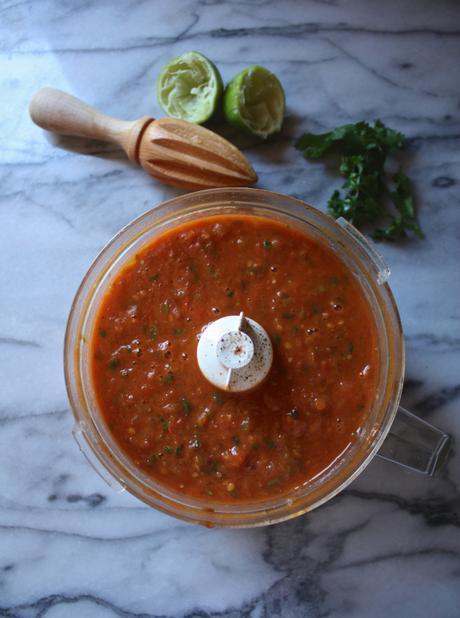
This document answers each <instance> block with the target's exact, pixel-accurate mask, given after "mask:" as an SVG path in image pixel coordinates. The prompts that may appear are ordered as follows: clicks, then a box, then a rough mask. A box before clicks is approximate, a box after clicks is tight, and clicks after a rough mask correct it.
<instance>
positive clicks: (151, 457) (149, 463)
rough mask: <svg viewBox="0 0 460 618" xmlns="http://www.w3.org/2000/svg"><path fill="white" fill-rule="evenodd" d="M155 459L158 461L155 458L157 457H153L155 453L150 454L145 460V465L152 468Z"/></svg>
mask: <svg viewBox="0 0 460 618" xmlns="http://www.w3.org/2000/svg"><path fill="white" fill-rule="evenodd" d="M157 459H158V458H157V456H156V455H155V453H152V454H151V455H149V456H148V457H147V460H146V461H147V464H148V465H149V466H153V465H154V464H156V462H157Z"/></svg>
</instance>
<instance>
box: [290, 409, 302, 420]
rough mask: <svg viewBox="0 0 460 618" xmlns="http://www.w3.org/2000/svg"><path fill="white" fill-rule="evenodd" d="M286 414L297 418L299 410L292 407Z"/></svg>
mask: <svg viewBox="0 0 460 618" xmlns="http://www.w3.org/2000/svg"><path fill="white" fill-rule="evenodd" d="M288 416H292V418H299V416H300V412H299V410H298V409H297V408H292V410H289V412H288Z"/></svg>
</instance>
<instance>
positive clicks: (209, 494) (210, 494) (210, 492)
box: [206, 489, 214, 496]
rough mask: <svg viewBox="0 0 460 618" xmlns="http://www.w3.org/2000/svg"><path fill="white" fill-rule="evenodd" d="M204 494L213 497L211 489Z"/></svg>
mask: <svg viewBox="0 0 460 618" xmlns="http://www.w3.org/2000/svg"><path fill="white" fill-rule="evenodd" d="M206 493H207V494H208V496H213V495H214V492H213V490H212V489H207V490H206Z"/></svg>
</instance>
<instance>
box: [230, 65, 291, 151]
mask: <svg viewBox="0 0 460 618" xmlns="http://www.w3.org/2000/svg"><path fill="white" fill-rule="evenodd" d="M284 110H285V96H284V90H283V87H282V86H281V83H280V81H279V80H278V78H277V77H276V75H274V74H273V73H271V71H269V70H268V69H265V68H264V67H261V66H252V67H248V68H247V69H244V70H243V71H241V72H240V73H238V75H236V76H235V77H234V78H233V79H232V80H231V82H230V83H229V84H228V86H227V88H226V90H225V94H224V113H225V118H226V120H227V121H228V122H229V123H230V124H232V125H233V126H235V127H236V128H238V129H241V130H243V131H245V132H246V133H249V134H251V135H256V136H257V137H260V138H262V139H266V138H267V137H269V136H270V135H273V133H276V132H277V131H279V130H280V129H281V126H282V124H283V119H284Z"/></svg>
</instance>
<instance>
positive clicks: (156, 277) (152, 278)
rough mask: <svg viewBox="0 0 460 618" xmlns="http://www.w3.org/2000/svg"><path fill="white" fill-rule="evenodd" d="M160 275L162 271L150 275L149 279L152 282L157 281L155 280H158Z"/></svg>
mask: <svg viewBox="0 0 460 618" xmlns="http://www.w3.org/2000/svg"><path fill="white" fill-rule="evenodd" d="M159 276H160V273H156V274H155V275H149V281H151V282H152V283H155V281H158V277H159Z"/></svg>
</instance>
